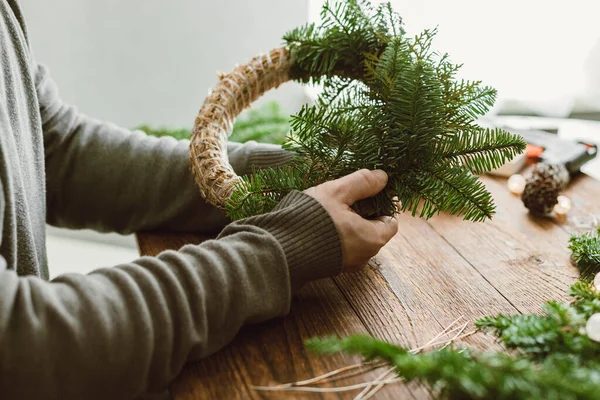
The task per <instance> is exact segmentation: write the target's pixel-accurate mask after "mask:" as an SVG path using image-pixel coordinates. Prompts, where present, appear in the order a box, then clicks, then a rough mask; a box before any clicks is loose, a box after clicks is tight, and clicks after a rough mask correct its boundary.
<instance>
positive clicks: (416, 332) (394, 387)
mask: <svg viewBox="0 0 600 400" xmlns="http://www.w3.org/2000/svg"><path fill="white" fill-rule="evenodd" d="M482 180H483V181H484V182H485V184H486V186H487V187H488V189H489V190H490V191H491V193H492V194H493V196H494V199H495V202H496V206H497V213H496V215H495V216H494V218H493V219H492V220H491V221H487V222H485V223H471V222H465V221H462V220H460V219H459V218H456V217H451V216H447V215H439V216H437V217H435V218H432V219H431V220H429V221H425V220H422V219H419V218H413V217H411V216H409V215H402V216H400V229H399V232H398V234H397V235H396V236H395V237H394V238H393V239H392V241H391V242H390V243H389V244H388V245H387V246H386V247H385V248H384V249H382V251H381V252H380V254H379V255H378V256H377V257H375V258H374V259H373V260H372V261H371V263H370V265H369V266H368V267H367V268H365V270H364V271H362V272H360V273H357V274H347V275H342V276H338V277H336V278H333V279H325V280H322V281H318V282H314V283H312V284H310V285H308V286H306V287H305V288H304V289H303V290H302V291H301V292H300V293H299V294H298V295H297V296H296V297H294V299H293V300H292V306H291V312H290V314H289V315H288V316H287V317H285V318H280V319H276V320H272V321H268V322H265V323H262V324H258V325H253V326H247V327H245V328H244V329H243V330H242V331H241V332H240V333H239V334H238V335H237V338H236V339H235V340H234V341H233V342H232V343H231V344H230V345H229V346H227V347H226V348H224V349H223V350H221V351H219V352H218V353H216V354H214V355H213V356H211V357H209V358H207V359H206V360H204V361H202V362H198V363H194V364H189V365H187V366H186V367H185V368H184V370H183V371H182V372H181V374H180V375H179V377H178V378H177V379H176V380H175V382H173V384H172V385H171V394H172V397H173V398H174V399H176V400H180V399H181V400H182V399H238V398H243V399H247V398H248V399H253V398H288V397H292V398H309V399H313V398H314V399H320V398H344V399H345V398H353V397H354V396H355V395H357V394H358V392H359V391H360V390H355V391H353V392H347V393H325V394H323V393H297V394H290V393H289V392H259V391H255V390H254V389H253V388H252V386H254V385H262V386H264V385H273V384H279V383H285V382H293V381H297V380H303V379H308V378H312V377H315V376H317V375H320V374H323V373H326V372H328V371H331V370H334V369H337V368H340V367H343V366H346V365H351V364H353V363H356V362H358V361H360V360H358V359H356V358H353V357H348V356H345V355H337V356H322V355H315V354H312V353H310V352H308V351H307V350H306V348H305V346H304V344H303V342H304V341H305V340H306V339H309V338H312V337H315V336H323V335H340V336H346V335H350V334H355V333H367V334H370V335H373V336H375V337H378V338H381V339H385V340H389V341H392V342H395V343H397V344H400V345H403V346H407V347H411V348H414V347H418V346H420V345H423V344H424V343H426V342H428V341H429V340H430V339H432V338H433V337H434V336H436V335H437V334H438V333H440V332H441V331H442V330H443V329H444V328H445V327H447V326H448V325H449V324H450V323H452V322H453V321H455V320H456V319H457V318H459V317H463V318H464V319H465V321H470V326H469V327H468V328H467V330H470V329H473V324H472V322H473V321H474V320H476V319H477V318H479V317H481V316H483V315H489V314H497V313H508V314H514V313H535V312H538V311H539V310H540V305H541V304H542V303H543V302H544V301H546V300H549V299H557V300H561V299H566V298H567V293H568V288H569V285H570V284H571V283H573V282H574V281H575V280H576V279H577V276H578V275H577V271H576V269H575V267H573V266H572V265H571V263H570V261H569V255H570V253H569V250H568V247H567V246H568V239H569V236H570V234H571V233H573V232H578V231H582V230H589V229H590V228H591V227H593V226H595V225H596V224H597V223H598V220H600V201H599V199H600V182H598V181H596V180H594V179H592V178H590V177H588V176H586V175H581V176H579V177H578V178H576V179H575V180H574V181H573V182H572V183H571V184H570V186H569V188H568V189H567V191H566V192H565V195H567V196H568V197H569V198H570V199H571V200H572V202H573V207H572V209H571V211H570V212H569V214H568V215H567V217H566V218H562V219H559V218H557V217H553V218H534V217H532V216H530V215H529V214H528V212H527V210H526V209H525V207H524V206H523V204H522V202H521V200H520V199H519V197H517V196H515V195H513V194H511V193H510V192H509V191H508V190H507V188H506V180H505V179H503V178H491V177H483V178H482ZM205 239H206V238H205V237H200V236H195V235H164V234H150V233H148V234H139V235H138V243H139V248H140V251H141V253H142V254H147V255H154V254H157V253H159V252H161V251H163V250H165V249H177V248H179V247H181V246H182V245H184V244H187V243H200V242H201V241H202V240H205ZM464 343H465V344H467V345H470V346H474V347H477V348H480V349H490V348H495V347H496V346H497V345H496V344H495V343H494V341H493V338H492V337H491V336H488V335H485V334H483V333H476V334H474V335H472V336H470V337H468V338H466V339H465V340H464ZM382 371H384V369H382V370H376V371H371V372H368V373H366V374H363V375H360V376H356V377H353V378H350V379H347V380H344V381H343V382H336V383H335V384H327V385H324V386H323V387H336V386H338V387H339V386H344V385H347V384H355V383H360V382H366V381H368V380H372V379H375V378H376V377H378V376H380V375H381V372H382ZM430 396H431V393H430V392H429V391H428V390H427V389H425V388H423V387H420V386H417V385H414V384H411V385H407V384H404V383H394V384H391V385H387V386H386V387H385V388H383V389H382V390H381V391H380V392H378V394H377V396H376V398H378V399H379V398H381V399H399V398H403V399H411V398H416V399H422V398H429V397H430Z"/></svg>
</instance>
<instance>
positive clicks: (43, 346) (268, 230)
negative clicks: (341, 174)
mask: <svg viewBox="0 0 600 400" xmlns="http://www.w3.org/2000/svg"><path fill="white" fill-rule="evenodd" d="M307 223H308V224H309V226H310V227H311V228H310V229H306V224H307ZM307 249H310V250H311V251H310V252H308V251H307ZM0 261H1V263H2V264H3V265H1V266H0V349H2V352H0V388H2V391H1V393H2V398H6V399H13V398H14V399H17V398H46V399H82V398H85V399H95V398H98V399H106V398H110V399H121V398H123V399H131V398H132V397H134V396H137V395H139V394H142V393H148V392H157V391H162V390H163V389H165V387H166V386H167V384H168V383H169V382H170V381H171V380H172V379H173V378H174V377H175V375H176V374H177V373H178V372H179V371H180V369H181V368H182V366H183V365H184V363H185V362H187V361H191V360H197V359H199V358H202V357H205V356H207V355H209V354H211V353H213V352H215V351H216V350H218V349H220V348H221V347H223V346H224V345H226V344H227V343H228V342H229V341H230V340H231V339H232V338H233V336H234V335H235V334H236V333H237V332H238V330H239V328H240V327H241V326H242V325H243V324H245V323H252V322H259V321H263V320H265V319H269V318H273V317H275V316H279V315H283V314H285V313H287V311H288V308H289V304H290V296H291V292H292V290H293V289H297V288H298V287H299V286H301V285H302V284H303V283H305V282H307V281H309V280H313V279H318V278H323V277H326V276H332V275H335V274H337V273H339V271H340V268H341V261H342V253H341V245H340V243H339V238H338V236H337V231H336V228H335V226H334V224H333V222H332V221H331V219H330V217H329V216H328V214H327V212H326V211H325V210H324V209H323V208H322V207H321V206H320V205H319V204H318V202H317V201H316V200H314V199H312V198H309V197H308V196H306V195H302V194H299V193H292V194H291V195H290V196H288V197H287V198H286V199H285V200H284V201H283V202H282V203H281V206H280V207H279V209H277V210H276V211H274V212H273V213H270V214H265V215H261V216H257V217H253V218H250V219H248V220H245V221H239V222H236V223H234V224H231V225H229V226H228V227H226V228H225V230H224V231H223V233H222V234H221V236H220V237H219V239H218V240H212V241H208V242H205V243H203V244H202V245H199V246H195V245H189V246H185V247H183V248H182V249H181V250H179V251H177V252H175V251H166V252H164V253H161V254H160V255H159V256H158V257H142V258H140V259H139V260H137V261H135V262H132V263H129V264H124V265H120V266H118V267H114V268H109V269H102V270H98V271H95V272H93V273H91V274H89V275H87V276H83V275H78V274H67V275H63V276H60V277H58V278H56V279H55V280H53V281H52V282H45V281H43V280H41V279H39V278H33V277H30V278H26V277H18V276H17V275H16V274H15V273H14V272H13V271H9V270H7V269H6V265H5V263H4V260H1V259H0ZM32 377H35V383H34V384H32V383H31V382H30V380H31V378H32Z"/></svg>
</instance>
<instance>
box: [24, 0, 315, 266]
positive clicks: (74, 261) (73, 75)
mask: <svg viewBox="0 0 600 400" xmlns="http://www.w3.org/2000/svg"><path fill="white" fill-rule="evenodd" d="M21 2H22V5H23V8H24V12H25V17H26V20H27V23H28V29H29V36H30V41H31V44H32V47H33V51H34V53H35V54H36V58H37V61H38V62H40V63H43V64H45V65H47V66H48V67H49V68H50V72H51V75H52V77H53V78H54V80H55V81H56V82H57V83H58V86H59V88H60V92H61V95H62V97H63V99H65V100H66V101H67V102H69V103H71V104H74V105H76V106H77V107H78V108H79V109H80V110H81V111H83V112H84V113H86V114H89V115H91V116H94V117H97V118H102V119H105V120H109V121H111V122H115V123H117V124H120V125H122V126H125V127H130V128H131V127H134V126H137V125H139V124H150V125H155V126H167V127H174V128H175V127H176V128H179V127H184V128H185V127H188V128H189V127H191V126H192V123H193V121H194V118H195V116H196V114H197V112H198V110H199V108H200V106H201V104H202V101H203V100H204V97H205V96H206V94H207V93H208V90H209V88H211V87H212V86H213V85H214V84H215V83H216V80H217V78H216V73H217V71H224V72H226V71H229V70H231V69H232V68H233V67H234V66H235V64H238V63H243V62H245V61H247V60H248V59H249V58H251V57H253V56H255V55H256V54H258V53H260V52H267V51H269V50H270V49H271V48H273V47H277V46H279V45H281V44H282V40H281V37H282V35H283V34H284V33H285V32H286V31H287V30H289V29H291V28H294V27H296V26H298V25H301V24H304V23H305V22H306V21H307V19H308V2H309V0H253V1H246V0H221V1H208V0H172V1H164V0H123V1H117V0H51V1H47V0H46V1H44V0H22V1H21ZM267 99H274V100H277V101H278V102H279V103H280V104H281V105H282V106H283V108H284V110H286V111H287V112H289V113H292V112H295V111H296V110H297V109H299V107H300V106H301V105H302V104H303V103H305V102H306V101H307V100H308V97H307V95H306V94H305V92H304V91H303V90H302V88H301V87H300V86H299V85H297V84H292V83H287V84H285V85H283V86H282V87H281V88H280V89H278V90H277V91H274V92H272V93H269V94H267V95H266V96H265V100H267ZM263 101H264V100H263ZM136 256H137V250H136V248H135V241H134V240H133V237H131V236H129V237H120V236H118V235H101V234H96V233H94V232H91V231H83V232H70V231H64V230H59V229H55V228H51V227H49V228H48V258H49V263H50V272H51V276H56V275H58V274H60V273H63V272H73V271H75V272H87V271H90V270H92V269H95V268H97V267H106V266H111V265H116V264H118V263H121V262H127V261H131V260H132V259H134V258H135V257H136ZM92 260H93V261H92Z"/></svg>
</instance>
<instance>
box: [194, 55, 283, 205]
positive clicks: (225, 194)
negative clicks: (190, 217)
mask: <svg viewBox="0 0 600 400" xmlns="http://www.w3.org/2000/svg"><path fill="white" fill-rule="evenodd" d="M290 66H291V60H290V56H289V53H288V51H287V50H286V49H285V48H279V49H274V50H271V52H269V53H267V54H264V55H260V56H257V57H254V58H253V59H252V60H250V62H249V63H247V64H245V65H239V66H237V67H235V69H234V70H233V71H231V72H230V73H228V74H220V75H219V82H218V83H217V86H216V87H215V88H214V89H213V90H212V92H211V93H210V94H209V95H208V97H207V98H206V99H205V100H204V104H203V105H202V108H201V109H200V112H199V113H198V116H197V117H196V121H195V123H194V128H193V130H192V136H191V141H190V163H191V168H192V171H193V173H194V179H195V181H196V184H197V185H198V187H199V188H200V193H201V194H202V196H203V197H204V199H205V200H206V201H207V202H208V203H210V204H212V205H214V206H217V207H219V208H225V204H226V203H227V201H228V199H229V197H230V196H231V193H232V191H233V188H234V186H235V184H236V183H237V182H238V181H239V177H238V176H237V175H236V174H235V172H234V171H233V168H232V167H231V165H230V164H229V160H228V158H227V140H228V138H229V135H231V132H232V130H233V122H234V121H235V118H236V117H237V116H238V115H239V114H240V113H241V112H242V111H243V110H244V109H245V108H247V107H249V106H250V104H252V103H253V102H254V101H255V100H256V99H258V98H259V97H260V96H261V95H262V94H263V93H265V92H266V91H268V90H270V89H272V88H276V87H278V86H279V85H281V84H282V83H284V82H287V81H288V80H289V79H290V77H289V71H290Z"/></svg>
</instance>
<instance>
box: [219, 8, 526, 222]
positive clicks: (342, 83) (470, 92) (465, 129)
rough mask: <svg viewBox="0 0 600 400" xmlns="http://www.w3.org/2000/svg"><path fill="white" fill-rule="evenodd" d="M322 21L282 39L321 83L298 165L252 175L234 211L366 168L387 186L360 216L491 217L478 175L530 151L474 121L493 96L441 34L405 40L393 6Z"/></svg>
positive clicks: (259, 207)
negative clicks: (447, 51) (436, 40)
mask: <svg viewBox="0 0 600 400" xmlns="http://www.w3.org/2000/svg"><path fill="white" fill-rule="evenodd" d="M321 17H322V22H321V23H320V24H318V25H317V24H314V23H313V24H307V25H305V26H302V27H300V28H297V29H294V30H292V31H290V32H288V33H287V34H286V35H285V36H284V40H285V43H286V45H287V48H288V49H289V51H290V52H291V54H292V60H293V65H292V70H291V75H292V77H293V78H294V79H296V80H298V81H301V82H308V81H313V82H321V83H322V84H323V86H324V91H323V93H322V94H321V95H320V97H319V98H318V100H317V104H315V105H313V106H305V107H303V108H302V109H301V111H300V112H299V113H297V114H296V115H294V116H292V121H291V133H290V136H289V139H288V141H287V142H286V145H285V146H286V148H287V149H289V150H292V151H294V152H296V153H297V157H296V159H295V160H294V162H292V164H291V165H289V166H286V167H283V168H278V169H274V170H261V171H255V173H254V174H251V175H250V176H247V177H244V178H243V179H242V181H241V182H240V183H239V185H238V186H237V188H236V190H234V193H233V195H232V197H231V199H230V201H229V204H228V205H227V209H228V213H229V215H230V216H231V217H232V218H234V219H238V218H242V217H245V216H249V215H253V214H259V213H263V212H267V211H269V210H270V209H271V208H272V207H273V206H274V205H275V204H277V203H278V202H279V200H281V198H282V197H283V196H285V195H286V194H287V193H288V192H289V191H290V190H294V189H296V190H304V189H306V188H308V187H311V186H314V185H316V184H319V183H322V182H324V181H327V180H330V179H335V178H339V177H341V176H344V175H347V174H349V173H352V172H354V171H356V170H358V169H361V168H367V169H376V168H379V169H383V170H385V171H386V172H387V173H388V175H389V182H388V186H387V188H386V190H384V191H383V192H382V193H380V194H379V195H378V196H376V197H375V198H373V199H369V200H366V201H363V202H360V203H358V204H356V205H355V209H356V210H357V211H358V212H359V213H360V214H361V215H363V216H366V217H372V216H377V215H382V214H387V215H390V214H392V213H394V212H396V210H397V202H395V201H394V198H395V197H397V198H398V199H399V200H400V202H401V211H408V212H410V213H412V215H418V216H420V217H423V218H429V217H431V216H433V215H435V214H437V213H439V212H448V213H450V214H455V215H461V216H463V217H464V218H465V219H467V220H472V221H482V220H484V219H486V218H490V217H491V216H492V214H493V213H494V204H493V200H492V198H491V196H490V194H489V192H488V191H487V190H486V189H485V187H484V185H483V184H482V183H481V182H480V181H479V180H478V178H477V176H476V175H477V174H482V173H485V172H487V171H490V170H492V169H495V168H498V167H500V166H501V165H503V164H504V163H505V162H506V161H507V160H509V159H511V158H512V157H514V156H515V155H516V154H518V153H520V152H521V151H523V149H524V147H525V143H524V141H523V140H522V138H520V137H518V136H515V135H512V134H510V133H508V132H505V131H503V130H499V129H491V130H490V129H484V128H481V127H480V126H478V125H477V124H476V119H477V118H478V117H479V116H481V115H483V114H485V113H486V112H487V111H488V110H489V108H490V107H491V106H492V105H493V104H494V102H495V97H496V91H495V90H494V89H493V88H490V87H487V86H482V85H481V82H479V81H474V82H470V81H462V80H457V79H456V74H457V72H458V70H459V68H460V66H459V65H455V64H452V63H451V62H450V61H449V58H448V56H447V55H442V56H439V55H438V54H437V53H435V52H434V51H433V50H432V46H431V45H432V40H433V37H434V36H435V34H436V31H435V30H426V31H424V32H423V33H421V34H419V35H417V36H416V37H407V36H406V35H405V32H404V30H403V28H402V19H401V18H400V16H399V15H398V14H396V13H395V12H394V11H393V10H392V8H391V6H390V5H389V3H386V4H382V5H380V6H378V7H373V6H371V5H370V4H369V3H368V2H366V1H358V0H348V1H338V2H326V4H325V5H324V6H323V9H322V13H321Z"/></svg>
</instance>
